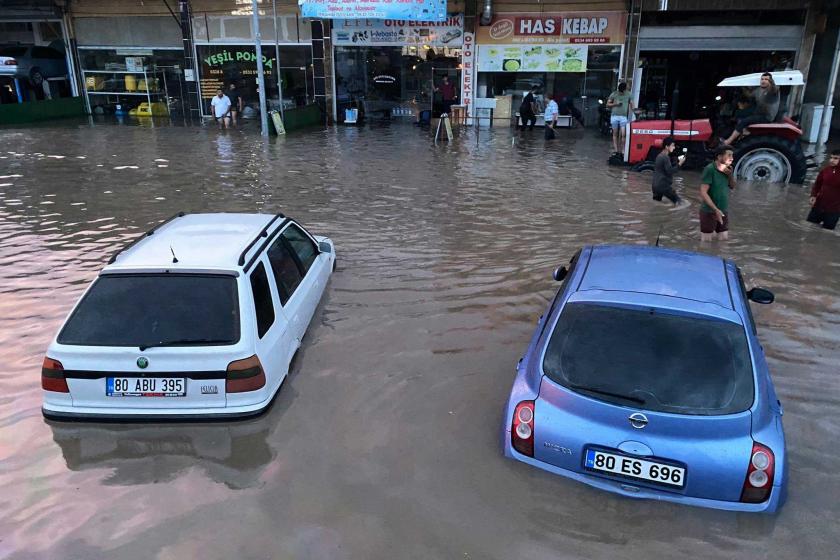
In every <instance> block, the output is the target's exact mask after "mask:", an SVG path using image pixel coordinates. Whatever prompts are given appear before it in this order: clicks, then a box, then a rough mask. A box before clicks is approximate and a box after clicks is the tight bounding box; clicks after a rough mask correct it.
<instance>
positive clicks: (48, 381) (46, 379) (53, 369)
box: [41, 356, 70, 393]
mask: <svg viewBox="0 0 840 560" xmlns="http://www.w3.org/2000/svg"><path fill="white" fill-rule="evenodd" d="M41 388H42V389H43V390H44V391H55V392H56V393H69V392H70V388H69V387H68V386H67V380H66V379H65V378H64V366H63V365H61V362H59V361H58V360H53V359H52V358H50V357H49V356H47V357H46V358H44V365H43V366H41Z"/></svg>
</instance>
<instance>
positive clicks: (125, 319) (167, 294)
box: [58, 274, 239, 346]
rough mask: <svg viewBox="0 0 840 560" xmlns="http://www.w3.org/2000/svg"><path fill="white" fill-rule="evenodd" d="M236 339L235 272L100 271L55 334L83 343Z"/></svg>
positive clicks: (66, 340) (183, 342)
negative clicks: (153, 272)
mask: <svg viewBox="0 0 840 560" xmlns="http://www.w3.org/2000/svg"><path fill="white" fill-rule="evenodd" d="M238 341H239V298H238V295H237V289H236V278H234V277H232V276H221V275H198V274H130V275H129V274H111V275H104V276H100V277H99V279H97V280H96V282H95V283H94V285H93V286H92V287H91V289H90V290H89V291H88V293H87V294H86V295H85V297H84V299H83V300H82V301H81V303H79V305H78V306H77V307H76V310H75V311H74V312H73V315H72V316H71V317H70V319H68V321H67V324H66V325H65V326H64V328H63V329H62V330H61V333H59V335H58V342H59V343H60V344H71V345H84V346H149V345H167V343H168V344H170V345H173V346H189V345H225V344H235V343H236V342H238Z"/></svg>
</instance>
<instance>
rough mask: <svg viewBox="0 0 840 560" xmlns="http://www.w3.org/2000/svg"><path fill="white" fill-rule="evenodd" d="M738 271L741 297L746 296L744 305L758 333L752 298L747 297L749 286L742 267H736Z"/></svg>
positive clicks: (754, 332)
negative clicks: (745, 282) (751, 305)
mask: <svg viewBox="0 0 840 560" xmlns="http://www.w3.org/2000/svg"><path fill="white" fill-rule="evenodd" d="M736 270H737V271H738V285H739V286H741V297H743V298H744V307H746V308H747V317H748V318H749V321H750V325H751V326H752V332H753V334H758V330H757V327H756V326H755V319H754V318H753V314H752V309H751V307H750V298H749V297H747V288H746V286H744V277H743V276H741V269H740V268H736Z"/></svg>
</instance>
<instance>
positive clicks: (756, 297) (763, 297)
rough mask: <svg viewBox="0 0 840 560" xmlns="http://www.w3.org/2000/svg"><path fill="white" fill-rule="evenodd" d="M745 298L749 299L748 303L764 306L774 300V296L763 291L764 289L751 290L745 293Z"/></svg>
mask: <svg viewBox="0 0 840 560" xmlns="http://www.w3.org/2000/svg"><path fill="white" fill-rule="evenodd" d="M747 298H749V300H750V301H754V302H756V303H761V304H764V305H766V304H768V303H773V302H774V301H775V300H776V296H774V295H773V292H771V291H770V290H765V289H764V288H752V289H751V290H750V291H749V292H747Z"/></svg>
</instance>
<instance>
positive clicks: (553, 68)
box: [478, 44, 589, 72]
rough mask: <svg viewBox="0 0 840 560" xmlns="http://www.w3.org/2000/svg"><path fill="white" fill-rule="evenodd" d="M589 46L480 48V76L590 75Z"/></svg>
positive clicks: (492, 46) (501, 46) (487, 46)
mask: <svg viewBox="0 0 840 560" xmlns="http://www.w3.org/2000/svg"><path fill="white" fill-rule="evenodd" d="M588 52H589V51H588V47H587V46H586V45H561V44H554V45H551V44H549V45H479V46H478V71H479V72H586V57H587V55H588Z"/></svg>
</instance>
